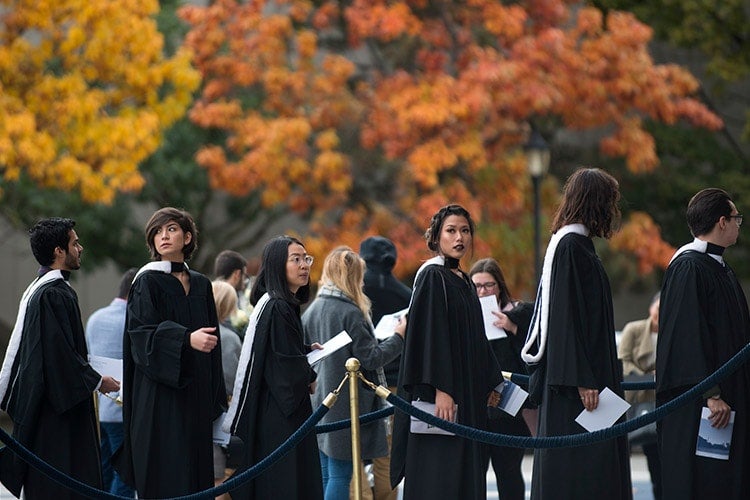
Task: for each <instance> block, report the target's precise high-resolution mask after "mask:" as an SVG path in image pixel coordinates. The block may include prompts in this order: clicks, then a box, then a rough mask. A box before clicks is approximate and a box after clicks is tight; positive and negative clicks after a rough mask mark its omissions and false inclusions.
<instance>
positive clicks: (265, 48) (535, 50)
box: [180, 0, 721, 293]
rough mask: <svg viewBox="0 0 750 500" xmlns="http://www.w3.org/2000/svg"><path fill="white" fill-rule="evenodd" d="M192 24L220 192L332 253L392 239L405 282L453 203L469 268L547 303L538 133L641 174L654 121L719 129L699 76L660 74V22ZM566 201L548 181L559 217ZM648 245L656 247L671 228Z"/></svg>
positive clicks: (403, 13)
mask: <svg viewBox="0 0 750 500" xmlns="http://www.w3.org/2000/svg"><path fill="white" fill-rule="evenodd" d="M573 4H575V5H576V7H575V8H571V5H573ZM180 13H181V17H182V18H183V19H184V20H185V21H186V22H187V23H188V24H189V25H190V27H191V29H190V32H189V33H188V35H187V38H186V42H185V44H186V46H187V48H189V49H190V50H192V52H193V53H194V54H195V56H194V63H195V65H196V67H197V68H198V69H199V70H200V71H201V73H202V75H203V81H204V86H203V91H202V94H201V96H200V97H199V98H198V100H197V101H196V103H195V104H194V106H193V108H192V109H191V111H190V117H191V119H192V120H193V121H194V122H195V123H196V124H199V125H200V126H203V127H207V128H214V129H217V130H220V131H221V132H223V134H225V137H226V139H225V140H222V141H220V142H218V143H217V144H212V145H206V147H205V148H204V149H203V150H202V151H201V152H200V153H199V154H198V157H197V161H198V162H199V163H200V164H201V165H203V166H204V167H205V168H206V169H207V170H208V172H209V175H210V178H211V180H212V183H213V185H214V186H215V187H218V188H222V189H224V190H226V191H228V192H229V193H231V194H233V195H236V196H243V195H246V194H248V193H251V192H252V193H260V194H261V196H262V200H263V203H265V204H266V206H268V207H271V206H273V207H279V206H283V207H286V208H287V209H289V210H291V211H294V212H296V213H298V214H300V215H302V216H304V217H307V218H309V220H310V227H309V229H310V234H309V235H308V236H307V237H306V242H307V244H308V245H310V246H311V247H312V248H315V249H316V253H318V254H321V253H325V251H327V250H328V249H330V248H332V247H333V246H335V245H338V244H348V245H350V246H352V247H353V248H357V247H358V244H359V241H360V240H361V239H362V238H363V237H364V236H366V235H369V234H374V233H378V234H383V235H386V236H388V237H390V238H391V239H393V240H394V241H395V242H396V244H397V246H398V249H399V255H400V259H399V265H398V268H397V270H398V272H399V273H401V274H402V275H407V274H409V273H410V272H413V270H414V269H415V268H416V266H417V265H418V264H419V262H420V261H421V260H424V259H425V258H427V257H429V255H428V253H427V250H426V246H425V245H424V243H423V242H421V241H420V237H421V234H422V233H423V231H424V229H425V227H426V225H427V223H428V221H429V217H430V216H431V214H432V213H433V212H434V211H435V210H437V208H439V207H440V206H442V205H444V204H446V203H448V202H456V203H461V204H463V205H464V206H466V207H467V208H468V209H469V210H470V211H471V213H472V214H473V216H474V217H475V219H476V221H477V223H478V225H479V232H478V235H477V240H476V247H475V249H474V253H473V256H472V257H471V258H473V259H478V258H481V257H485V256H487V255H493V256H495V257H496V258H498V259H499V260H500V262H501V263H503V264H504V268H505V269H506V274H508V275H509V276H510V278H509V284H510V287H511V290H513V291H515V292H516V293H520V292H521V291H526V292H528V291H529V290H533V264H532V262H531V260H532V259H531V254H532V252H531V251H530V249H531V245H532V237H531V218H530V214H531V201H530V200H529V198H530V197H529V193H530V192H531V188H530V181H529V179H528V173H527V172H526V158H525V154H524V151H523V148H522V145H523V144H524V143H525V142H526V141H527V139H528V135H529V131H530V128H531V126H532V125H534V124H539V123H542V124H545V126H546V127H547V130H546V131H547V133H548V135H551V134H552V133H554V128H552V127H554V126H561V127H564V128H566V129H568V130H586V129H597V130H599V131H603V138H602V140H601V143H600V147H601V151H602V152H603V153H604V154H606V155H610V156H619V157H623V158H624V159H625V162H626V164H627V166H628V168H629V169H630V170H631V171H633V172H649V171H652V170H653V169H654V168H656V167H657V165H658V157H657V155H656V149H655V144H654V140H653V138H652V136H651V135H650V134H649V133H648V131H647V130H646V129H645V128H644V126H643V121H644V119H646V118H648V119H652V120H656V121H660V122H664V123H667V124H671V123H676V122H677V121H683V122H687V123H690V124H692V125H694V126H699V127H707V128H711V129H715V128H718V127H720V126H721V122H720V120H719V118H718V117H716V115H714V114H713V113H712V112H711V111H710V110H708V109H707V108H706V107H705V106H704V105H702V104H701V103H700V102H699V100H697V98H696V92H697V90H698V84H697V81H696V80H695V78H694V77H692V76H691V75H690V74H689V73H688V72H687V71H686V70H684V69H682V68H680V67H677V66H673V65H658V64H655V63H654V61H653V60H652V58H651V56H650V55H649V52H648V43H649V41H650V39H651V35H652V34H651V29H650V28H649V27H648V26H646V25H644V24H642V23H640V22H639V21H638V20H637V19H636V18H635V17H634V16H632V15H630V14H627V13H624V12H618V11H610V12H609V13H608V14H607V15H606V16H605V15H603V14H602V12H601V11H599V10H597V9H594V8H591V7H585V6H580V5H579V4H578V3H577V2H572V1H565V0H527V1H525V2H517V3H508V2H497V1H496V0H469V1H467V2H431V1H428V0H403V1H396V0H389V1H386V0H352V1H351V2H349V3H346V4H343V3H339V2H335V1H332V0H329V1H322V2H312V1H310V0H277V1H274V2H267V1H262V0H256V1H252V2H242V3H240V2H237V1H235V0H217V1H216V2H213V3H212V4H211V5H209V6H207V7H198V6H187V7H184V8H183V9H182V10H181V11H180ZM554 124H558V125H554ZM556 189H557V185H556V183H555V182H554V181H553V180H549V182H547V183H545V184H544V186H543V191H542V195H543V198H542V199H543V201H544V211H545V214H547V215H548V213H549V212H550V211H551V210H552V209H553V208H554V205H555V201H556V200H555V193H556ZM636 223H637V219H636ZM543 227H546V226H543ZM643 227H645V226H642V227H641V228H643ZM625 229H626V231H627V230H628V228H627V227H626V228H625ZM545 233H546V231H545ZM642 235H643V236H644V237H648V238H653V243H654V247H658V244H659V242H660V241H661V240H660V238H659V235H658V231H656V232H654V231H645V232H642ZM544 239H545V240H546V238H544ZM649 241H650V240H649ZM623 248H627V249H628V250H633V251H634V250H635V249H631V248H629V247H627V245H625V246H623ZM636 255H637V256H638V258H639V259H641V260H642V262H643V266H642V269H644V270H645V269H649V266H650V265H653V264H654V263H655V262H657V260H654V256H653V255H642V254H638V253H637V252H636ZM649 259H651V260H649ZM511 267H512V269H511Z"/></svg>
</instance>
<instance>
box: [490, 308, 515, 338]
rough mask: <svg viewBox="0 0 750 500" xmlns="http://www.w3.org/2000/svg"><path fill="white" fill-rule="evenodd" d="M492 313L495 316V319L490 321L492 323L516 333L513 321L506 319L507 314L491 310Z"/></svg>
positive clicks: (513, 333)
mask: <svg viewBox="0 0 750 500" xmlns="http://www.w3.org/2000/svg"><path fill="white" fill-rule="evenodd" d="M492 314H494V315H495V317H497V319H496V320H495V321H493V322H492V324H493V325H495V326H496V327H498V328H502V329H503V330H505V331H506V332H508V333H510V334H512V335H515V334H516V333H518V326H517V325H516V324H515V323H513V322H512V321H511V320H510V319H508V316H507V315H505V314H504V313H501V312H500V311H492Z"/></svg>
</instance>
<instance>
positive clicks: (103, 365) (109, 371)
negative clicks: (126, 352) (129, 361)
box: [89, 354, 122, 382]
mask: <svg viewBox="0 0 750 500" xmlns="http://www.w3.org/2000/svg"><path fill="white" fill-rule="evenodd" d="M89 365H91V368H93V369H94V370H96V371H97V372H99V375H101V376H102V377H104V376H107V375H108V376H110V377H112V378H113V379H115V380H117V381H118V382H122V360H121V359H114V358H105V357H104V356H94V355H93V354H89Z"/></svg>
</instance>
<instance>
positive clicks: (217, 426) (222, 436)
mask: <svg viewBox="0 0 750 500" xmlns="http://www.w3.org/2000/svg"><path fill="white" fill-rule="evenodd" d="M226 416H227V412H224V413H222V414H221V415H219V417H218V418H217V419H216V420H214V431H213V441H214V443H216V444H222V445H224V446H226V445H228V444H229V438H230V435H229V433H228V432H224V431H223V430H221V425H222V424H223V423H224V417H226Z"/></svg>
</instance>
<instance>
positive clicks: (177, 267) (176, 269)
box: [170, 262, 187, 273]
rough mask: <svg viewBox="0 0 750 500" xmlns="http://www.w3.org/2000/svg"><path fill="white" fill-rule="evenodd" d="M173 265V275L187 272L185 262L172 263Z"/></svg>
mask: <svg viewBox="0 0 750 500" xmlns="http://www.w3.org/2000/svg"><path fill="white" fill-rule="evenodd" d="M170 264H172V270H171V271H170V272H172V273H181V272H183V271H187V267H186V266H185V263H184V262H170Z"/></svg>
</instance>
